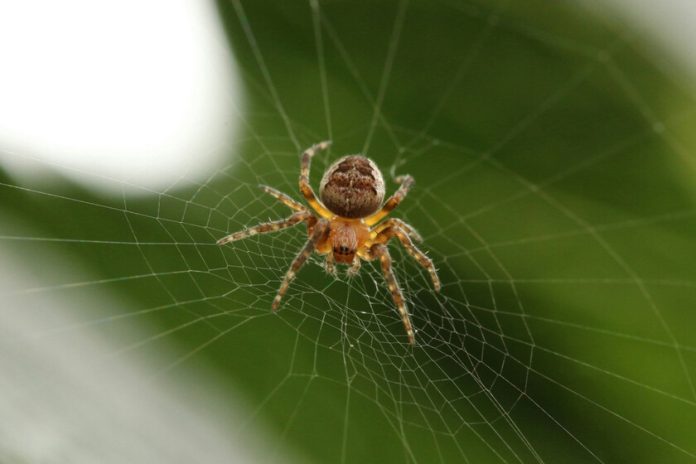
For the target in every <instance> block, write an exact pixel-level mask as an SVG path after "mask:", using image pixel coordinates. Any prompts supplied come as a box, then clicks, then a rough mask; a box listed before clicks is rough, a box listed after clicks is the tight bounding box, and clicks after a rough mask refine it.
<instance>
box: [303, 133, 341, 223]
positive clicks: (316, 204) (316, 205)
mask: <svg viewBox="0 0 696 464" xmlns="http://www.w3.org/2000/svg"><path fill="white" fill-rule="evenodd" d="M329 145H331V141H329V140H325V141H323V142H320V143H317V144H316V145H312V146H311V147H309V148H308V149H306V150H305V151H304V153H302V162H301V164H300V191H301V192H302V195H303V196H304V197H305V200H307V203H309V206H311V207H312V208H313V209H314V211H316V212H317V214H318V215H319V216H321V217H323V218H325V219H331V218H332V217H333V216H334V214H333V213H332V212H331V211H329V210H328V209H326V207H325V206H324V205H322V204H321V202H320V201H319V200H318V199H317V196H316V195H315V194H314V190H312V186H311V185H309V169H310V167H311V164H312V157H313V156H314V155H315V154H316V153H317V152H319V151H321V150H326V149H327V148H329Z"/></svg>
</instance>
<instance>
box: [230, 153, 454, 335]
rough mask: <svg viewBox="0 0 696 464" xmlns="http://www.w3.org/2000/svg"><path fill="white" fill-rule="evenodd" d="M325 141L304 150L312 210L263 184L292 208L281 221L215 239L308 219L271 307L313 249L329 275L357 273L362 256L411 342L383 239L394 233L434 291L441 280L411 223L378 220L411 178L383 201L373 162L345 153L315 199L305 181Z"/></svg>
mask: <svg viewBox="0 0 696 464" xmlns="http://www.w3.org/2000/svg"><path fill="white" fill-rule="evenodd" d="M329 145H330V142H321V143H318V144H316V145H314V146H312V147H310V148H308V149H307V150H305V151H304V153H303V154H302V164H301V169H300V191H301V192H302V195H303V196H304V197H305V200H307V203H309V206H311V208H312V209H313V210H314V213H313V212H312V211H311V210H309V209H308V208H307V207H305V206H304V205H302V204H301V203H298V202H297V201H295V200H293V199H292V198H290V197H289V196H287V195H286V194H284V193H282V192H279V191H278V190H276V189H274V188H272V187H267V186H262V187H261V188H262V189H263V190H264V191H265V192H266V193H269V194H270V195H272V196H274V197H275V198H276V199H278V200H279V201H281V202H282V203H283V204H285V205H286V206H288V207H289V208H291V209H293V210H294V211H295V213H294V214H292V215H291V216H290V217H288V218H286V219H282V220H280V221H273V222H266V223H263V224H259V225H256V226H254V227H250V228H248V229H245V230H242V231H239V232H235V233H233V234H230V235H228V236H226V237H224V238H221V239H220V240H218V242H217V243H218V244H219V245H224V244H225V243H229V242H233V241H235V240H240V239H242V238H246V237H249V236H251V235H256V234H262V233H266V232H273V231H276V230H280V229H285V228H287V227H291V226H294V225H296V224H299V223H301V222H305V223H306V224H307V232H308V235H309V240H307V243H306V244H305V246H304V247H303V248H302V250H300V252H299V254H298V255H297V256H296V257H295V259H294V261H293V262H292V264H291V265H290V269H289V270H288V271H287V272H286V273H285V278H284V279H283V282H282V283H281V285H280V289H279V290H278V293H277V294H276V296H275V298H274V300H273V305H272V307H273V310H274V311H275V310H277V309H278V308H279V306H280V301H281V299H282V298H283V295H285V292H287V290H288V286H289V285H290V282H291V281H292V280H293V279H294V278H295V275H296V273H297V271H298V270H299V269H300V267H302V265H303V264H304V263H305V261H307V258H308V257H309V255H310V254H311V253H312V252H317V253H318V254H320V255H325V256H326V270H327V271H328V272H330V273H332V274H333V273H335V264H334V263H336V262H338V263H343V264H351V267H350V269H349V270H348V272H349V273H351V274H355V273H357V272H358V271H359V270H360V260H365V261H372V260H374V259H379V260H380V263H381V265H382V272H384V276H385V279H386V281H387V286H388V287H389V291H390V292H391V294H392V298H393V300H394V303H395V304H396V307H397V309H398V310H399V313H400V314H401V319H402V321H403V323H404V328H405V329H406V334H407V335H408V341H409V343H411V344H414V343H415V333H414V331H413V326H412V324H411V318H410V316H409V314H408V309H407V308H406V302H405V301H404V297H403V294H402V293H401V289H400V288H399V284H398V282H397V280H396V276H395V275H394V271H393V270H392V264H391V263H392V261H391V256H390V255H389V250H388V248H387V242H388V241H389V240H390V239H391V238H392V237H396V238H397V239H398V240H399V241H400V242H401V244H402V245H403V246H404V248H405V249H406V251H407V252H408V253H409V254H410V255H411V256H412V257H413V258H414V259H415V260H416V261H418V263H419V264H420V265H421V266H423V267H425V268H426V269H427V270H428V272H429V273H430V278H431V279H432V281H433V285H434V287H435V290H436V291H440V279H439V278H438V276H437V272H436V271H435V266H434V265H433V262H432V261H431V260H430V258H428V257H427V256H426V255H425V253H423V252H422V251H420V250H419V249H418V248H417V247H416V245H415V244H414V243H413V240H412V239H415V240H416V241H421V240H422V239H421V238H420V236H419V235H418V232H416V231H415V229H414V228H413V227H411V226H410V225H408V224H406V223H405V222H404V221H402V220H400V219H396V218H391V219H387V220H386V221H384V222H380V221H382V219H384V218H385V217H386V216H387V215H388V214H389V213H390V212H391V211H392V210H393V209H394V208H396V206H397V205H398V204H399V203H401V200H403V199H404V197H405V196H406V194H407V193H408V190H409V189H410V188H411V185H413V178H412V177H411V176H408V175H406V176H399V177H397V178H396V181H397V182H398V183H399V184H400V186H399V189H398V190H397V191H396V192H395V193H394V194H393V195H392V196H391V197H390V198H389V199H388V200H387V201H386V202H385V203H384V205H382V201H383V200H384V178H383V177H382V173H381V172H380V171H379V168H378V167H377V165H376V164H375V163H374V162H373V161H372V160H370V159H368V158H366V157H364V156H361V155H350V156H344V157H343V158H341V159H339V160H338V161H336V162H335V163H334V164H332V165H331V166H329V168H328V169H327V170H326V172H325V173H324V176H323V177H322V180H321V184H320V188H319V195H320V197H321V201H319V200H318V199H317V198H316V195H315V194H314V190H312V187H311V186H310V185H309V168H310V163H311V160H312V156H314V154H315V153H316V152H317V151H319V150H324V149H326V148H327V147H328V146H329ZM380 207H381V208H380Z"/></svg>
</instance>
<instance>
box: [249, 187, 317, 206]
mask: <svg viewBox="0 0 696 464" xmlns="http://www.w3.org/2000/svg"><path fill="white" fill-rule="evenodd" d="M259 187H260V188H261V190H263V191H264V192H266V193H267V194H269V195H271V196H272V197H274V198H275V199H276V200H278V201H280V202H281V203H283V204H284V205H285V206H287V207H288V208H291V209H294V210H295V211H306V210H307V208H305V207H304V205H302V203H299V202H297V201H295V200H293V199H292V198H290V196H289V195H286V194H285V193H283V192H281V191H280V190H276V189H274V188H273V187H269V186H268V185H259Z"/></svg>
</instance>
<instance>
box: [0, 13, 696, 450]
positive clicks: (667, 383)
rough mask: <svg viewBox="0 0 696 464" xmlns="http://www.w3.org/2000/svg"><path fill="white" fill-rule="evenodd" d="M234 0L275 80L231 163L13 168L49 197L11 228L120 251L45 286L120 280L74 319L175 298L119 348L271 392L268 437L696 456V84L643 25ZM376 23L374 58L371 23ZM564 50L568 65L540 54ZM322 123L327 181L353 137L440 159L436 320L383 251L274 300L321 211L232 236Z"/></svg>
mask: <svg viewBox="0 0 696 464" xmlns="http://www.w3.org/2000/svg"><path fill="white" fill-rule="evenodd" d="M266 7H268V6H266ZM546 7H548V6H546ZM221 11H222V13H223V16H224V18H225V19H226V21H227V23H226V24H227V26H228V30H229V33H230V36H231V41H232V44H233V46H234V47H235V50H236V53H237V54H238V55H239V58H240V62H241V63H242V65H241V67H242V69H243V73H244V78H245V83H246V85H247V88H248V90H249V93H250V95H251V97H250V100H251V101H253V102H255V103H254V104H253V105H252V108H251V110H250V111H249V112H245V113H243V114H242V113H241V112H240V118H242V120H243V126H244V130H245V131H246V134H247V135H246V138H245V139H243V140H242V141H241V142H240V144H239V148H238V150H237V152H236V153H234V156H233V157H231V162H230V164H229V165H228V166H225V167H222V168H221V169H219V170H217V171H215V172H211V175H210V177H209V178H208V179H206V180H205V181H204V182H196V181H191V180H189V179H187V178H186V177H182V178H181V179H180V180H179V181H178V182H177V183H175V184H174V185H172V186H171V187H170V188H169V189H167V190H165V191H146V190H145V189H143V191H142V192H140V194H138V195H134V194H133V193H125V192H126V191H125V190H124V194H123V195H122V196H121V197H120V198H96V197H93V196H91V195H90V194H89V193H87V192H83V191H80V190H78V189H72V190H69V189H66V188H64V187H61V186H56V187H53V188H46V187H42V188H41V189H37V188H32V187H31V186H26V185H18V184H15V183H14V182H12V181H11V180H4V181H3V183H2V186H1V189H2V192H3V197H6V198H7V199H8V201H7V203H6V204H7V205H13V206H8V209H10V210H12V209H13V208H14V209H16V211H15V212H18V211H20V210H22V209H29V210H31V211H35V212H36V214H37V215H41V216H42V217H44V218H46V224H49V225H44V226H42V228H43V230H41V229H38V228H37V232H36V234H35V235H23V234H15V233H13V231H12V229H11V226H9V225H4V226H3V231H4V232H3V233H2V239H3V240H5V241H7V242H11V243H13V244H14V245H16V246H17V247H18V248H20V249H24V247H26V248H27V249H29V248H30V247H36V246H37V245H41V246H43V247H45V248H51V247H60V248H61V249H65V250H67V251H69V252H72V253H73V254H74V255H75V256H82V257H85V258H84V260H85V261H86V262H88V263H89V265H90V266H91V267H92V268H93V272H94V273H95V275H96V276H97V277H95V278H94V279H91V280H87V281H70V280H69V276H67V275H66V276H65V279H66V280H65V281H57V282H53V283H52V284H51V285H48V286H41V287H40V288H28V289H21V291H20V292H19V293H20V294H27V295H29V294H33V293H36V292H40V293H46V294H49V295H51V294H55V295H57V294H62V293H70V294H72V295H74V296H77V297H79V295H80V294H81V292H84V291H87V289H92V288H94V287H100V288H105V289H108V290H111V291H114V292H121V293H123V294H127V295H128V296H129V298H130V299H131V300H130V301H132V304H131V305H130V306H127V307H123V308H120V311H119V312H115V313H114V314H111V315H110V316H109V317H103V315H99V317H95V318H90V317H89V316H87V315H85V316H82V317H84V320H83V321H81V323H80V324H78V325H77V326H71V327H57V328H54V329H59V330H67V331H89V332H97V333H103V334H105V335H108V336H110V337H113V334H114V333H118V331H119V327H120V324H121V323H122V322H125V321H128V322H132V321H136V322H137V321H143V322H147V323H151V324H153V325H154V326H156V327H157V328H158V329H157V330H156V331H155V332H154V333H153V334H151V335H150V336H148V337H146V338H141V339H136V340H128V339H124V340H123V341H121V342H120V343H121V348H120V349H119V350H118V351H117V352H115V353H113V355H114V356H115V357H118V356H121V355H122V354H123V353H132V352H136V353H139V352H141V351H142V352H146V351H147V350H149V349H151V348H152V347H156V346H157V345H158V344H160V343H174V344H175V345H176V346H177V349H178V351H177V353H176V355H175V356H173V357H168V358H166V359H160V360H158V367H157V368H156V369H154V370H153V372H152V375H153V377H159V376H166V375H169V374H170V373H171V372H175V371H177V370H179V369H185V368H186V366H187V365H188V364H191V363H197V362H206V363H210V364H212V365H213V366H215V367H216V369H217V370H218V371H219V372H221V373H223V375H225V376H226V377H229V379H228V380H229V383H230V385H233V386H234V387H235V388H237V389H239V390H240V391H241V392H243V395H244V397H245V399H246V400H247V401H248V403H249V404H250V405H251V406H252V410H253V412H252V413H251V414H250V415H249V416H248V417H245V418H243V420H242V421H241V422H240V423H239V424H237V425H236V429H235V430H233V431H231V432H230V433H240V432H241V431H244V430H247V429H249V428H252V427H253V426H254V424H256V423H263V424H265V425H270V427H271V428H272V429H273V430H275V431H276V432H277V436H276V437H274V438H276V442H275V443H272V444H269V447H276V449H277V453H278V454H282V452H283V451H282V450H283V446H289V447H292V448H296V449H299V450H300V451H301V452H302V454H304V455H306V456H307V459H308V460H310V461H315V462H471V463H478V462H503V463H514V462H520V463H527V462H607V463H608V462H674V463H676V462H694V461H696V440H694V436H693V430H694V425H695V424H696V389H695V387H694V375H696V372H695V371H694V367H693V366H694V365H696V363H695V362H694V361H696V356H695V353H696V346H694V344H693V339H692V338H690V337H689V335H691V334H692V332H693V323H694V317H693V315H691V314H690V313H693V311H689V309H688V308H690V307H693V303H694V299H695V298H696V294H694V288H695V287H696V284H695V281H694V275H693V269H692V264H691V261H690V257H692V256H694V254H693V253H694V251H695V250H694V249H693V244H691V243H690V241H692V240H691V237H693V231H694V225H695V224H694V216H695V214H696V210H695V209H694V208H693V203H692V199H693V196H692V191H693V189H692V188H691V187H690V184H689V177H693V172H694V164H693V157H692V155H691V154H690V145H689V139H688V137H687V136H686V135H685V134H687V132H686V127H687V126H688V123H689V122H692V121H693V111H692V109H693V108H692V106H693V100H692V98H691V97H690V96H689V95H688V94H687V93H686V92H685V91H684V90H683V89H681V88H680V87H679V86H678V85H677V84H675V83H674V82H673V81H672V80H671V79H670V74H665V73H664V71H663V70H662V69H661V67H660V66H658V64H656V63H654V62H652V61H650V60H649V57H646V56H644V55H642V54H640V53H637V51H636V50H637V49H638V48H639V47H638V45H637V44H636V42H635V39H634V38H633V37H631V36H630V35H629V34H628V33H627V32H626V30H625V29H624V28H622V27H619V26H617V25H616V24H602V23H599V24H598V25H597V30H596V31H593V32H592V33H589V32H586V31H584V30H583V28H582V27H580V26H577V24H576V23H578V22H581V21H582V20H583V18H585V16H584V13H581V12H578V11H574V10H573V11H568V10H566V9H560V8H559V10H558V11H556V12H554V14H557V15H560V16H561V17H562V18H563V21H568V24H570V25H571V26H568V29H565V28H563V27H561V26H558V25H556V24H552V23H550V22H545V21H544V20H543V19H536V18H530V17H529V16H528V12H527V13H525V11H521V10H519V9H518V8H517V7H514V6H513V5H511V4H509V3H508V2H493V3H491V4H485V5H484V4H478V3H463V2H449V1H448V2H441V3H438V6H437V8H432V7H430V8H427V7H425V6H424V5H423V4H420V3H418V2H407V1H399V2H395V3H383V4H380V5H378V6H376V5H372V4H369V3H356V4H353V5H351V6H348V5H344V4H341V3H329V2H327V4H324V3H323V2H321V4H320V3H319V2H317V1H315V0H310V1H309V2H308V3H304V2H301V3H300V4H297V5H293V6H288V5H286V6H282V5H276V6H274V8H273V9H271V11H264V10H263V8H262V7H259V6H255V5H252V4H251V3H250V2H244V3H240V2H238V1H235V0H233V1H232V2H230V3H227V2H224V3H223V2H221ZM530 11H532V9H531V8H530ZM372 15H374V17H369V18H368V17H366V16H372ZM352 18H363V19H364V23H361V22H360V21H358V20H357V19H356V20H355V21H353V20H352ZM568 18H570V19H568ZM594 20H595V21H598V19H597V18H594ZM563 21H561V20H558V23H559V24H563ZM358 24H359V25H360V27H357V26H356V25H358ZM377 24H379V25H382V27H383V30H381V31H377V32H375V31H376V30H377V27H376V25H377ZM432 24H438V26H440V27H442V29H443V30H449V29H451V28H452V27H455V28H456V27H462V25H466V26H467V27H469V28H470V29H471V31H470V32H469V33H468V34H469V35H468V36H467V37H469V39H468V40H467V41H466V42H465V43H463V44H460V45H457V47H459V48H460V49H459V50H457V51H456V53H453V52H451V51H448V52H447V53H444V52H443V50H444V47H445V44H444V43H442V41H443V40H444V39H445V38H446V37H447V36H446V34H444V33H443V34H442V35H439V34H437V33H432V35H428V34H430V32H427V31H426V30H425V29H423V28H425V27H426V26H424V25H430V26H429V27H431V28H432ZM365 31H367V32H365ZM424 36H425V37H427V39H423V37H424ZM284 37H285V38H286V40H287V41H288V42H292V41H295V42H297V43H296V44H293V45H282V44H281V45H279V43H278V41H279V40H280V39H281V38H284ZM375 37H377V38H379V40H378V41H377V43H376V44H374V48H375V50H374V54H379V57H380V58H379V63H380V66H379V67H378V68H377V69H375V67H374V66H373V63H372V62H371V61H370V59H369V58H366V56H367V54H366V51H365V50H366V48H365V47H366V46H367V45H366V44H367V42H369V41H370V40H374V39H375ZM424 41H425V42H426V44H425V45H424V44H423V42H424ZM516 41H517V42H516ZM515 43H519V44H521V45H519V44H518V45H513V44H515ZM419 44H420V47H421V51H420V52H418V51H417V48H418V46H419ZM221 46H224V44H221ZM505 47H512V48H513V49H512V50H511V51H509V54H507V55H505V56H503V58H502V61H505V59H507V60H508V63H507V64H505V66H496V60H497V59H498V58H497V57H496V56H494V55H492V53H494V52H496V53H498V52H501V50H505V49H506V48H505ZM298 49H299V50H300V51H297V50H298ZM308 50H309V51H308ZM293 53H295V54H294V55H293ZM410 53H414V55H410ZM427 53H432V61H428V62H424V63H422V67H423V68H425V69H431V72H430V73H428V72H427V71H426V72H424V74H427V78H428V79H431V81H432V87H431V88H427V89H419V88H416V87H412V85H413V86H418V85H423V82H425V78H423V77H421V76H413V75H410V77H412V79H413V80H414V83H413V84H410V83H409V81H408V77H409V70H412V69H413V63H410V62H409V60H414V61H415V60H417V59H418V58H423V56H424V54H425V55H427ZM525 53H527V54H525ZM444 55H447V56H449V57H450V60H451V61H450V62H438V61H437V60H438V59H440V58H442V56H444ZM516 59H519V60H520V61H519V63H520V66H523V63H524V62H527V61H529V62H531V63H533V64H532V65H530V66H528V67H526V68H523V69H521V70H520V75H523V74H524V73H525V72H528V73H532V74H534V76H533V77H531V78H530V82H532V83H537V84H538V85H537V86H536V87H535V85H532V84H530V85H529V86H528V87H526V88H524V89H518V91H519V92H527V93H528V95H525V96H524V97H520V98H515V91H514V82H512V83H511V82H510V81H511V80H512V81H514V80H515V79H517V77H515V76H510V75H499V73H497V72H498V71H500V70H504V69H505V67H506V66H508V67H510V66H511V67H514V64H510V61H513V62H514V60H516ZM544 60H548V61H549V62H553V63H556V62H558V63H561V64H562V66H561V65H559V66H558V67H555V68H542V69H539V66H540V63H544V62H545V61H544ZM409 66H410V67H409ZM291 69H295V72H296V74H294V75H292V76H291V75H290V74H289V73H290V70H291ZM507 69H508V70H509V69H510V68H507ZM637 69H639V70H640V71H637ZM445 70H448V71H449V72H445ZM537 74H538V75H537ZM542 74H543V75H542ZM404 82H406V83H404ZM655 82H659V85H658V84H655ZM486 83H488V87H486V86H485V84H486ZM470 85H476V86H477V87H476V88H471V87H469V86H470ZM501 86H502V87H501ZM656 87H659V88H656ZM420 91H422V92H423V93H424V95H425V96H426V98H423V99H419V100H417V101H414V100H413V98H414V96H415V95H418V92H420ZM496 92H501V93H504V92H509V93H508V94H505V97H502V98H499V99H497V100H496V99H493V97H492V95H496ZM588 96H589V97H591V98H590V99H589V101H588ZM658 96H659V98H660V99H662V100H661V101H668V102H669V103H666V104H664V105H663V106H657V105H656V104H655V101H657V98H658ZM431 97H432V98H431ZM615 100H620V101H621V103H616V101H615ZM424 101H425V103H424ZM226 103H227V104H232V105H234V102H226ZM488 103H491V104H496V105H501V106H500V107H497V108H495V107H488ZM421 105H425V106H421ZM458 105H467V106H468V107H469V108H470V111H467V112H466V113H470V114H467V115H466V116H462V114H463V113H462V112H457V108H458ZM593 105H595V106H593ZM597 105H598V106H597ZM501 113H502V116H501V115H500V114H501ZM356 115H360V116H362V118H361V119H360V121H361V122H356V119H355V118H356ZM598 117H602V118H605V119H603V120H601V121H599V122H598V121H595V120H593V118H598ZM468 124H471V125H472V126H473V127H476V130H473V129H468ZM583 125H585V126H587V128H588V129H590V130H591V131H592V133H587V132H588V130H587V129H585V128H583V127H582V126H583ZM578 126H580V127H578ZM453 127H454V129H453ZM457 135H458V136H457ZM323 139H331V140H333V141H334V145H333V147H332V149H331V151H330V152H329V153H326V154H321V155H319V156H318V157H317V158H316V159H315V161H314V166H313V172H312V181H313V184H314V185H317V180H318V178H319V176H320V174H321V172H322V171H323V169H324V168H325V167H327V166H328V165H329V164H330V163H331V162H332V160H334V159H336V157H337V156H341V155H343V154H347V153H354V152H362V153H367V154H368V155H369V156H370V157H372V158H373V159H374V160H375V161H376V162H377V164H378V165H379V166H381V167H382V168H383V169H384V172H385V175H387V177H389V175H392V176H393V175H395V174H402V173H410V174H412V175H414V177H415V178H416V182H417V184H416V187H415V188H414V189H413V190H412V192H411V193H410V194H409V196H408V197H407V198H406V200H405V201H404V202H403V203H402V204H401V205H400V206H399V207H398V209H397V210H395V212H394V213H392V215H393V216H395V217H400V218H402V219H404V220H405V221H407V222H408V223H410V224H412V225H413V226H414V227H416V228H417V229H418V230H419V232H420V233H421V234H422V235H423V238H424V242H423V244H422V248H423V249H424V250H426V251H427V252H428V254H429V256H430V257H431V258H432V259H433V261H434V262H435V263H436V266H437V267H438V269H439V274H440V277H441V280H442V283H443V288H442V292H441V293H440V294H435V293H434V292H433V289H432V286H431V283H430V281H429V278H428V275H427V273H426V272H425V271H424V270H423V269H421V268H420V267H419V266H418V265H417V264H416V263H415V262H414V261H413V260H412V259H411V258H410V257H409V256H408V255H407V254H406V253H405V252H404V251H403V250H402V249H401V248H400V247H399V246H397V245H395V244H392V245H391V246H390V251H391V252H392V255H393V258H394V269H395V273H396V275H397V278H398V279H399V281H400V284H401V286H402V288H403V292H404V295H405V298H406V300H407V303H408V306H409V308H410V311H411V315H412V316H411V317H412V320H413V325H414V327H415V329H416V331H417V332H416V339H417V346H416V347H413V348H412V347H410V346H408V344H407V343H406V336H405V333H404V331H403V326H402V323H401V320H400V318H399V316H398V314H397V312H396V311H395V309H394V307H393V303H392V301H391V297H390V295H389V292H388V291H387V289H386V287H385V285H384V282H383V277H382V275H381V271H380V270H379V268H378V267H377V266H374V265H373V264H371V263H364V264H363V266H362V270H361V272H360V273H359V274H358V275H357V276H356V277H353V278H348V277H346V276H345V275H344V274H343V273H342V272H340V271H341V270H339V275H338V276H337V277H336V278H334V277H332V276H329V275H327V274H326V273H325V272H324V270H323V267H322V259H321V258H319V257H316V256H313V257H312V258H310V260H309V262H308V263H307V264H306V265H305V267H304V268H303V269H302V270H301V272H300V273H299V275H298V277H297V279H296V280H295V281H294V282H293V283H292V285H291V287H290V290H289V291H288V293H287V295H286V297H285V299H284V302H283V306H282V308H281V311H280V312H279V313H278V314H272V313H271V311H270V306H271V301H272V299H273V297H274V295H275V293H276V291H277V289H278V286H279V284H280V281H281V279H282V277H283V274H284V272H285V270H286V269H287V267H288V266H289V264H290V262H291V260H292V258H293V257H294V256H295V254H296V252H297V251H298V250H299V249H300V248H301V246H302V245H303V243H304V242H305V240H306V238H307V237H306V233H305V231H304V229H303V228H294V229H290V230H287V231H282V232H278V233H276V234H270V235H263V236H257V237H252V238H249V239H246V240H244V241H241V242H236V243H234V244H232V245H230V246H226V247H224V248H222V249H221V248H219V247H217V246H216V245H215V241H216V240H217V239H218V238H220V237H222V236H224V235H225V234H227V233H228V232H230V231H234V230H239V229H241V228H243V227H244V226H249V225H253V224H256V223H258V222H261V221H265V220H268V219H277V218H281V217H285V216H287V215H289V211H288V210H287V208H285V207H283V206H282V205H279V204H278V203H277V202H275V201H274V200H273V199H272V198H270V197H268V196H264V194H263V193H262V192H261V191H260V190H259V189H258V186H257V184H259V183H263V184H267V185H271V186H273V187H275V188H278V189H280V190H282V191H284V192H286V193H288V194H290V195H291V196H293V197H294V198H297V199H299V197H300V196H299V194H298V192H297V185H296V184H297V177H298V175H299V153H300V151H301V150H302V149H303V148H305V147H307V146H309V145H311V144H313V143H315V142H318V141H320V140H323ZM540 153H541V154H540ZM617 173H620V177H617ZM103 181H104V182H111V180H109V179H103ZM130 187H132V186H130ZM389 187H390V191H393V189H394V188H395V184H394V183H393V182H391V183H390V184H389ZM128 192H131V190H128ZM15 205H16V206H15ZM67 217H70V218H72V220H71V221H66V219H65V218H67ZM36 335H37V336H39V335H41V333H40V332H37V334H36Z"/></svg>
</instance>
